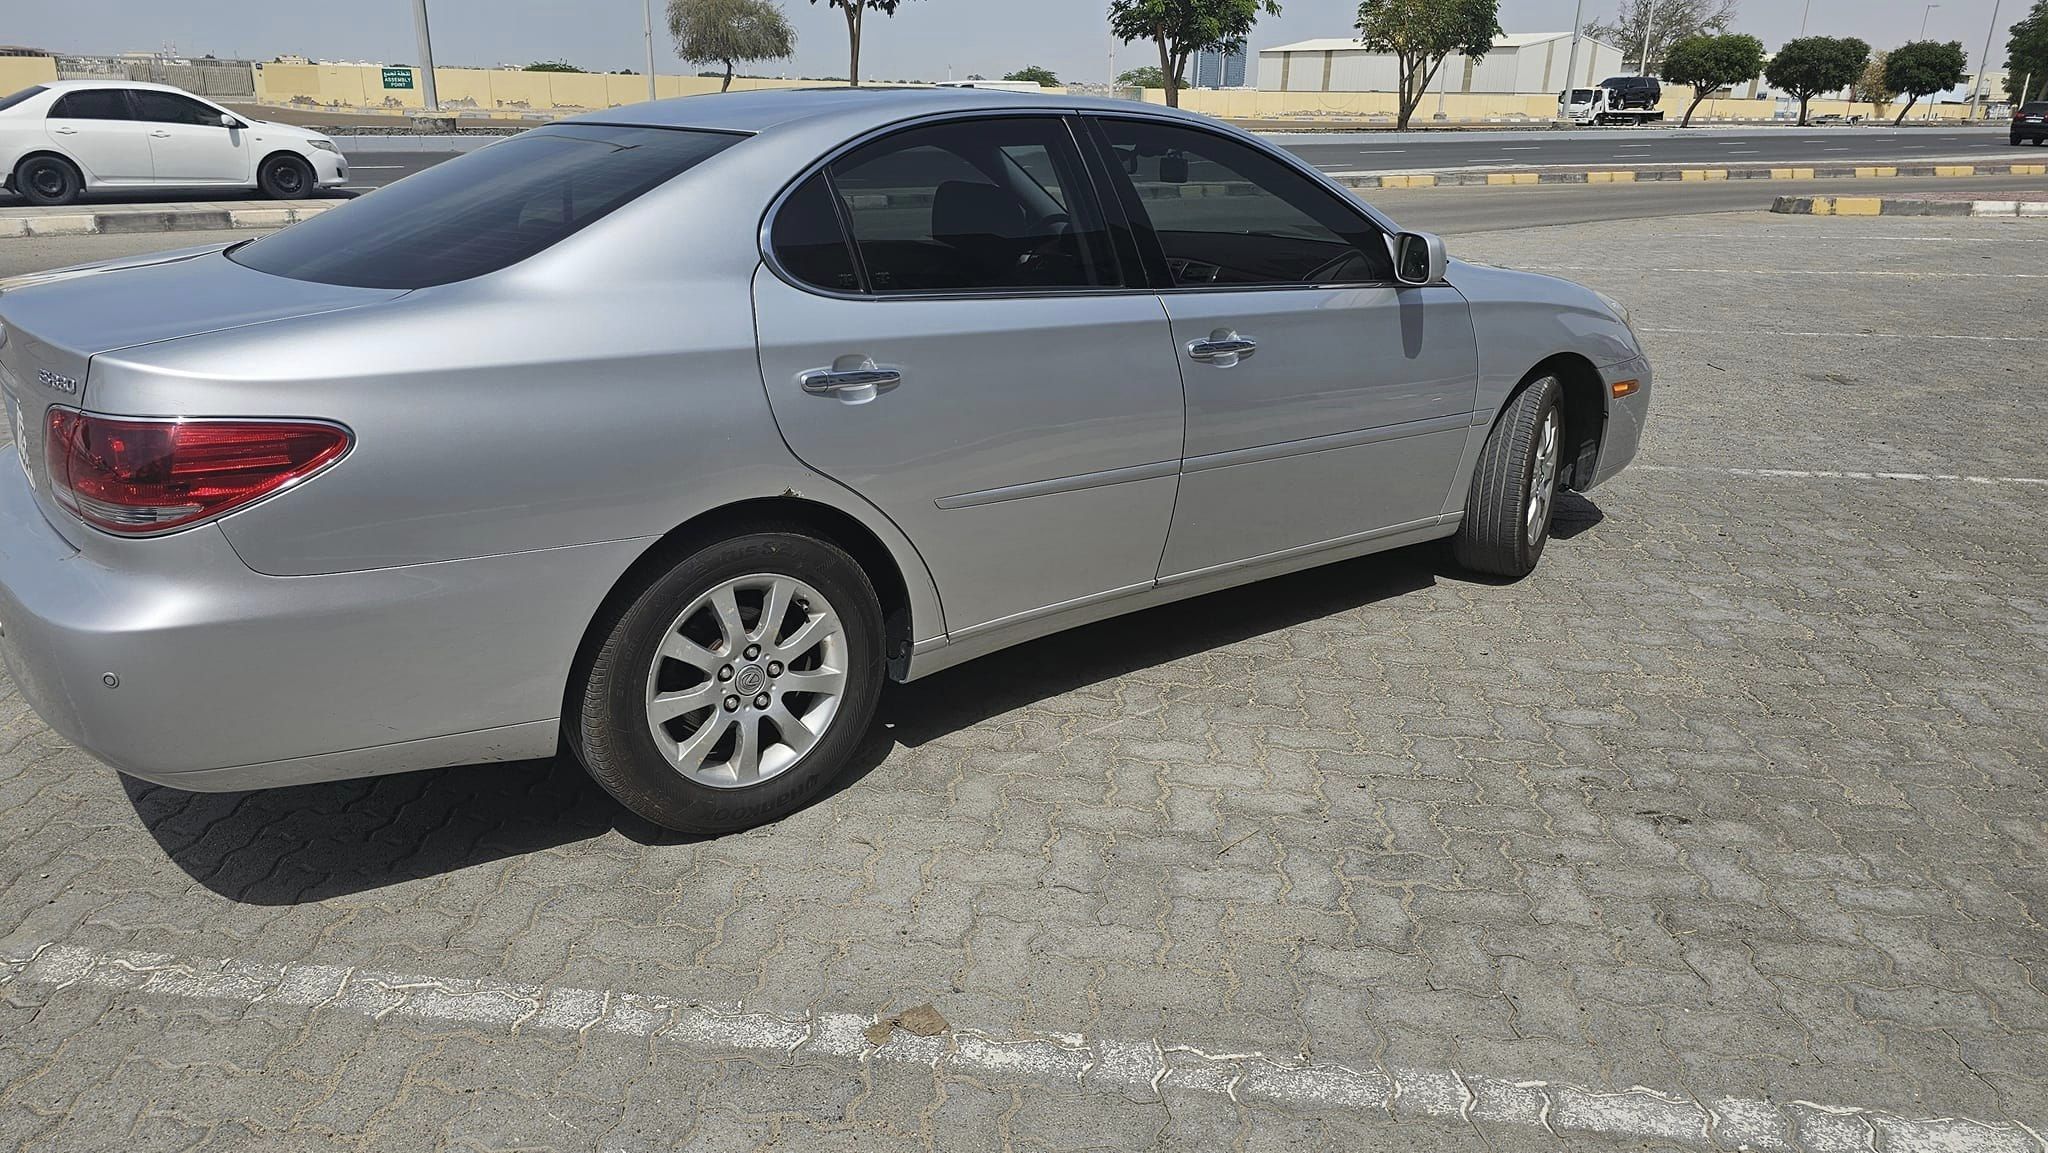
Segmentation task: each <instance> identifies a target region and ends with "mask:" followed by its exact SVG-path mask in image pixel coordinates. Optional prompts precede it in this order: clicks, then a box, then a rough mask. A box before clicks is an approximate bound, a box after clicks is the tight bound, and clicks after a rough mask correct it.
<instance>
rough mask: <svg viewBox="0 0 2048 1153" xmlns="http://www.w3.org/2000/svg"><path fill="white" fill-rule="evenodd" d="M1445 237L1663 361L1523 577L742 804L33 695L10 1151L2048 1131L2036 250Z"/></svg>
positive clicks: (992, 1144)
mask: <svg viewBox="0 0 2048 1153" xmlns="http://www.w3.org/2000/svg"><path fill="white" fill-rule="evenodd" d="M1454 251H1456V252H1457V253H1458V254H1459V255H1462V256H1466V257H1470V258H1476V259H1483V260H1488V261H1495V262H1499V263H1504V264H1511V265H1518V266H1524V267H1532V268H1539V269H1556V270H1560V272H1561V274H1564V275H1569V276H1572V277H1574V278H1577V279H1580V280H1583V281H1586V282H1588V283H1591V284H1593V285H1595V286H1596V287H1599V288H1601V289H1603V290H1605V291H1607V292H1609V293H1610V294H1612V295H1614V296H1616V297H1619V298H1620V299H1622V300H1623V301H1624V302H1626V303H1628V304H1630V305H1631V306H1632V307H1633V309H1634V311H1635V316H1636V323H1637V325H1638V326H1639V327H1640V328H1641V329H1642V330H1643V332H1644V337H1645V340H1646V342H1647V343H1648V344H1649V346H1650V348H1651V349H1652V352H1653V356H1654V357H1655V360H1656V363H1657V366H1658V370H1659V376H1658V380H1657V393H1656V396H1655V401H1656V413H1655V417H1654V422H1653V424H1652V426H1651V430H1650V434H1649V437H1648V440H1647V443H1646V444H1645V446H1644V449H1643V453H1642V456H1641V458H1640V465H1641V467H1639V468H1637V469H1634V470H1631V471H1630V472H1628V473H1626V474H1624V475H1623V476H1622V477H1621V478H1620V479H1618V480H1617V481H1615V482H1614V483H1613V484H1611V485H1610V486H1608V487H1605V488H1602V489H1600V490H1598V491H1596V492H1595V493H1593V494H1592V495H1591V496H1590V497H1588V498H1585V499H1574V500H1570V501H1568V502H1566V504H1565V506H1564V508H1563V510H1562V512H1561V514H1560V515H1561V523H1560V525H1559V529H1558V538H1557V539H1556V540H1555V542H1554V543H1553V544H1552V546H1551V549H1550V552H1549V554H1548V555H1547V556H1546V558H1545V560H1544V564H1543V566H1542V568H1541V570H1540V571H1539V572H1538V573H1537V574H1536V575H1535V576H1533V577H1531V578H1530V579H1528V580H1526V581H1523V582H1521V583H1519V584H1513V585H1500V584H1494V583H1488V582H1478V581H1473V580H1470V579H1467V578H1466V577H1464V576H1462V575H1460V574H1459V573H1458V572H1457V570H1456V569H1455V568H1453V567H1451V566H1450V565H1449V564H1448V562H1447V561H1446V560H1445V559H1444V557H1443V556H1442V554H1441V553H1440V552H1438V551H1436V550H1434V549H1416V550H1408V551H1403V552H1399V553H1394V554H1390V555H1386V556H1381V557H1376V558H1369V559H1366V560H1363V561H1358V562H1354V563H1349V564H1345V565H1340V566H1336V567H1333V568H1328V569H1324V570H1321V571H1317V572H1312V573H1307V574H1302V575H1299V576H1295V577H1291V578H1287V579H1283V580H1278V581H1273V582H1269V583H1266V584H1262V585H1259V586H1256V587H1253V588H1248V589H1243V590H1238V591H1234V592H1230V593H1226V594H1222V595H1218V596H1214V597H1210V598H1207V599H1204V600H1201V601H1197V602H1194V603H1191V604H1187V605H1182V606H1176V607H1171V608H1167V609H1162V610H1158V611H1154V612H1149V613H1145V614H1142V615H1138V616H1134V617H1130V618H1126V619H1123V620H1119V621H1114V622H1109V623H1107V624H1104V625H1099V626H1095V627H1092V628H1090V629H1087V630H1085V631H1081V632H1077V633H1074V634H1071V635H1067V636H1062V637H1056V638H1052V639H1049V640H1046V641H1043V642H1039V643H1037V644H1034V645H1031V646H1029V647H1027V648H1025V649H1022V650H1019V651H1017V652H1014V653H1012V654H1009V655H1008V656H1006V657H999V658H996V659H993V660H987V661H982V662H979V663H977V664H974V665H971V666H968V667H965V668H962V669H959V670H956V671H954V672H952V673H949V674H945V675H941V676H939V677H936V678H933V679H930V680H928V681H925V682H921V683H919V684H916V685H910V686H900V687H897V688H895V689H894V690H892V691H891V692H890V693H889V694H888V695H887V697H886V698H885V700H884V704H883V720H882V723H881V724H880V725H879V726H878V727H877V730H876V733H875V736H874V739H873V740H872V741H871V743H870V745H869V748H868V750H867V754H866V756H865V757H864V759H863V762H862V768H861V771H860V772H859V773H858V774H856V775H855V778H854V779H852V780H850V781H848V782H847V783H846V784H845V786H844V787H843V788H842V789H840V790H839V791H837V792H835V793H834V794H833V795H832V796H831V797H829V798H828V799H827V800H825V801H823V802H822V803H820V804H818V805H817V806H816V807H814V808H812V809H811V810H809V811H807V812H805V813H803V814H801V815H799V816H797V817H794V818H791V819H790V820H787V821H784V822H782V823H780V824H778V825H776V826H773V827H771V828H766V829H761V830H758V831H755V832H751V833H748V834H745V835H741V836H735V837H728V838H723V839H719V840H711V841H701V842H690V841H685V840H679V839H676V838H673V837H670V836H666V835H662V834H659V833H657V832H655V831H653V830H650V829H648V828H646V827H644V826H642V825H639V824H637V823H635V822H634V821H633V820H631V819H630V818H629V817H627V816H626V815H625V814H624V813H622V812H621V811H620V810H619V809H618V808H616V807H615V806H614V805H612V804H611V803H610V802H609V801H608V800H607V799H606V798H605V797H604V796H603V795H602V794H601V793H599V792H598V791H597V790H596V789H595V788H594V787H592V786H591V785H590V784H588V783H587V782H586V781H585V780H584V779H583V778H582V777H581V776H580V775H579V773H578V772H577V771H576V770H575V769H573V768H572V767H569V766H567V765H564V764H552V763H538V764H522V765H511V766H486V767H475V768H464V769H456V770H451V771H446V772H436V773H425V774H416V775H411V776H403V777H396V778H388V779H383V780H378V781H373V782H355V783H346V784H336V785H328V786H317V787H307V788H298V789H290V790H282V791H276V792H266V793H254V794H243V795H221V796H193V795H186V794H180V793H177V792H174V791H170V790H165V789H160V788H154V787H149V786H143V785H138V784H134V783H129V782H124V781H123V780H122V779H121V778H119V777H117V776H115V775H114V774H113V773H111V772H110V771H108V770H106V769H104V768H102V767H101V766H99V765H97V764H96V763H94V762H93V761H92V760H91V759H90V758H88V757H86V756H85V755H84V754H82V753H80V752H78V751H76V750H74V749H70V748H68V747H66V746H65V745H64V744H63V743H62V742H61V741H60V740H59V739H58V738H56V737H55V736H53V735H52V734H51V733H50V732H49V731H48V730H47V729H46V728H45V727H44V726H43V725H42V724H41V723H40V722H39V721H38V720H37V719H36V718H35V716H34V715H33V714H32V713H31V712H29V711H28V710H27V708H26V707H25V706H24V705H23V704H22V702H21V701H20V699H19V697H18V696H17V695H16V694H14V692H13V691H12V689H11V686H9V687H7V688H6V690H5V693H4V696H0V1148H10V1149H12V1148H18V1149H23V1150H44V1149H50V1150H56V1149H64V1150H71V1149H121V1150H124V1151H140V1150H154V1149H187V1148H229V1149H257V1148H261V1149H319V1150H328V1149H429V1148H434V1149H439V1148H452V1149H478V1150H482V1149H512V1148H519V1149H539V1148H552V1149H564V1150H586V1149H590V1150H596V1149H602V1150H614V1149H616V1150H642V1149H665V1148H684V1149H704V1150H710V1149H749V1148H762V1147H774V1148H785V1149H801V1150H811V1149H860V1150H894V1149H919V1148H929V1149H972V1150H982V1149H1022V1150H1075V1149H1119V1150H1124V1149H1226V1148H1228V1149H1321V1148H1343V1149H1352V1150H1383V1149H1384V1150H1420V1151H1430V1150H1458V1151H1464V1150H1510V1151H1519V1150H1553V1149H1559V1150H1561V1149H1621V1148H1628V1149H1671V1148H1684V1149H1698V1148H1712V1147H1717V1146H1719V1147H1726V1148H1736V1147H1738V1146H1739V1145H1742V1144H1744V1143H1745V1142H1746V1143H1748V1145H1749V1147H1751V1148H1758V1149H1768V1148H1786V1149H1789V1148H1800V1149H1816V1150H1818V1149H1867V1150H1876V1151H1878V1153H1892V1151H1893V1150H1908V1149H1933V1148H1943V1149H1954V1150H2003V1149H2034V1150H2037V1151H2038V1150H2040V1149H2041V1145H2040V1143H2039V1139H2038V1137H2034V1136H2032V1134H2037V1133H2040V1132H2043V1131H2044V1129H2048V929H2044V924H2043V922H2044V919H2048V797H2044V783H2048V782H2044V773H2048V715H2044V714H2048V709H2044V706H2048V693H2044V685H2048V676H2044V673H2043V669H2044V668H2048V571H2044V564H2043V559H2042V558H2043V556H2044V553H2048V483H2043V481H2044V478H2048V446H2044V442H2043V436H2042V429H2043V427H2044V426H2043V423H2042V421H2041V418H2040V406H2041V403H2042V399H2043V396H2044V390H2048V368H2044V365H2048V358H2044V357H2043V355H2042V354H2043V351H2044V349H2048V339H2044V338H2043V335H2042V329H2041V327H2040V318H2041V315H2042V312H2043V305H2044V303H2048V280H2044V279H2039V277H2041V276H2042V275H2043V274H2042V271H2041V270H2042V269H2043V268H2044V267H2048V261H2044V260H2043V257H2044V256H2048V228H2043V227H2042V226H2040V225H2038V224H2032V223H2029V222H1994V221H1970V220H1946V221H1930V220H1902V219H1882V220H1852V219H1816V218H1801V217H1769V216H1727V217H1721V216H1702V217H1686V218H1677V219H1669V220H1661V221H1636V222H1621V223H1611V224H1603V225H1597V226H1575V227H1567V228H1554V229H1530V230H1523V231H1517V232H1503V233H1490V234H1483V235H1473V236H1468V237H1463V238H1460V239H1459V240H1458V241H1457V242H1456V243H1455V244H1454ZM2010 338H2019V339H2010ZM1943 477H1954V478H1956V479H1940V478H1943ZM323 982H326V983H328V984H327V985H323ZM330 986H331V988H330ZM330 993H331V994H332V995H330ZM927 1003H929V1004H930V1005H932V1006H933V1007H934V1008H935V1009H936V1010H937V1012H938V1013H939V1015H940V1016H942V1017H943V1018H945V1020H946V1021H947V1022H948V1024H949V1026H950V1029H949V1031H947V1032H945V1033H942V1034H940V1035H939V1036H938V1037H936V1038H929V1039H926V1038H918V1037H915V1036H912V1035H910V1034H907V1033H904V1032H902V1031H899V1032H897V1033H896V1034H895V1035H894V1036H892V1037H891V1039H890V1040H889V1041H888V1044H887V1045H886V1046H885V1047H884V1048H882V1049H881V1050H875V1049H874V1048H872V1047H871V1046H865V1045H864V1043H863V1042H862V1041H861V1040H860V1039H859V1036H858V1030H856V1029H850V1027H849V1026H848V1022H850V1021H851V1022H857V1023H859V1024H862V1025H865V1023H866V1022H869V1021H871V1020H872V1019H874V1018H875V1017H877V1016H888V1015H891V1014H895V1013H900V1012H902V1011H903V1010H906V1009H909V1008H912V1007H915V1006H920V1005H924V1004H927ZM579 1006H580V1008H579ZM849 1037H850V1038H852V1039H851V1040H848V1039H847V1038H849ZM1004 1042H1018V1043H1019V1044H1017V1045H1014V1046H1006V1045H1004V1044H1002V1043H1004ZM920 1046H922V1048H920ZM1063 1055H1064V1056H1063ZM1062 1062H1066V1063H1065V1064H1062ZM1453 1070H1455V1071H1456V1073H1455V1075H1453V1074H1452V1072H1451V1071H1453ZM1148 1071H1149V1072H1148ZM1283 1072H1285V1073H1286V1075H1285V1076H1282V1073H1283ZM1289 1078H1292V1079H1291V1080H1290V1079H1289ZM1347 1078H1348V1079H1347ZM1634 1087H1643V1088H1644V1089H1646V1090H1653V1091H1655V1092H1654V1094H1650V1093H1633V1094H1631V1093H1629V1092H1627V1091H1629V1090H1631V1089H1632V1088H1634ZM1432 1094H1435V1096H1432ZM1518 1094H1519V1095H1520V1096H1517V1095H1518ZM1468 1098H1469V1099H1468ZM1801 1102H1805V1103H1812V1104H1811V1105H1801V1104H1798V1103H1801ZM1819 1106H1827V1107H1835V1108H1839V1109H1841V1110H1848V1112H1831V1111H1830V1109H1827V1108H1819ZM1745 1110H1749V1111H1750V1112H1758V1113H1759V1115H1760V1116H1765V1120H1763V1121H1760V1122H1758V1125H1759V1126H1760V1128H1756V1129H1754V1130H1753V1131H1752V1130H1745V1129H1743V1128H1742V1125H1741V1124H1739V1123H1738V1122H1740V1121H1741V1119H1742V1117H1743V1116H1745V1115H1746V1114H1745V1113H1744V1111H1745ZM1759 1111H1761V1112H1759ZM1695 1115H1697V1116H1702V1117H1706V1118H1708V1119H1709V1120H1708V1122H1707V1123H1705V1124H1703V1125H1701V1126H1698V1127H1696V1128H1695V1129H1692V1130H1688V1129H1687V1127H1686V1125H1685V1124H1683V1123H1682V1122H1683V1120H1684V1118H1685V1117H1689V1116H1695ZM1672 1118H1678V1119H1679V1121H1677V1122H1673V1121H1672ZM1943 1118H1948V1119H1962V1120H1952V1121H1949V1122H1943V1123H1942V1124H1945V1125H1946V1126H1947V1127H1946V1128H1940V1127H1938V1126H1937V1127H1936V1128H1926V1127H1924V1126H1923V1127H1922V1128H1917V1129H1916V1128H1914V1127H1913V1126H1912V1125H1911V1124H1909V1122H1925V1123H1929V1124H1931V1123H1933V1122H1934V1120H1935V1119H1943ZM1774 1126H1775V1128H1774ZM1745 1133H1750V1136H1748V1137H1744V1136H1743V1134H1745ZM1757 1133H1761V1134H1763V1135H1762V1136H1756V1134H1757Z"/></svg>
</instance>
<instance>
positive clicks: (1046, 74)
mask: <svg viewBox="0 0 2048 1153" xmlns="http://www.w3.org/2000/svg"><path fill="white" fill-rule="evenodd" d="M1003 79H1005V80H1029V81H1031V82H1032V83H1033V84H1036V85H1038V86H1039V87H1040V88H1058V87H1059V86H1060V78H1059V77H1057V76H1054V75H1053V74H1052V69H1050V68H1040V67H1039V66H1038V65H1036V64H1033V65H1032V66H1030V67H1029V68H1019V69H1017V70H1016V71H1015V72H1012V73H1010V74H1009V75H1008V76H1005V77H1003Z"/></svg>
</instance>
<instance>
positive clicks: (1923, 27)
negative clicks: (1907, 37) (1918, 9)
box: [1920, 4, 1941, 40]
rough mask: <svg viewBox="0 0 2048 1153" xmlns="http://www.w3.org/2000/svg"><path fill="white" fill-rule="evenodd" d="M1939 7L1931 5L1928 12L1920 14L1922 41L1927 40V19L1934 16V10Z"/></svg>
mask: <svg viewBox="0 0 2048 1153" xmlns="http://www.w3.org/2000/svg"><path fill="white" fill-rule="evenodd" d="M1939 7H1941V5H1939V4H1929V5H1928V6H1927V10H1926V11H1925V12H1922V13H1921V14H1920V39H1922V40H1925V39H1927V18H1928V17H1929V16H1932V15H1934V10H1935V9H1936V8H1939Z"/></svg>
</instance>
